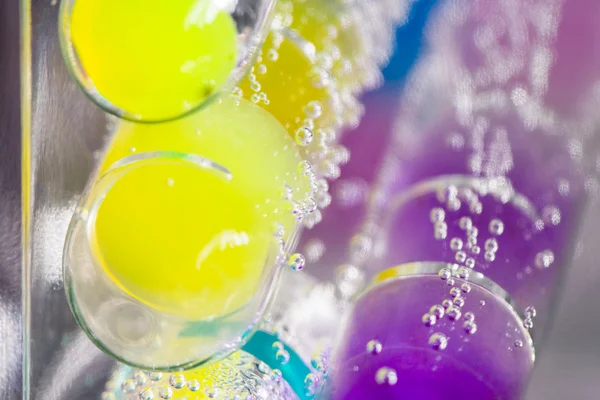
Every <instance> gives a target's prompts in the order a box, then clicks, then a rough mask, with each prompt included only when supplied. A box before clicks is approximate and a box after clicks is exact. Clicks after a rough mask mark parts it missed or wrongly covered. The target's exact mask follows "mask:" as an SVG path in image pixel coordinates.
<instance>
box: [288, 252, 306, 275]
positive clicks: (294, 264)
mask: <svg viewBox="0 0 600 400" xmlns="http://www.w3.org/2000/svg"><path fill="white" fill-rule="evenodd" d="M305 264H306V260H305V259H304V256H303V255H302V254H300V253H294V254H292V255H291V256H290V258H289V260H288V265H289V266H290V268H291V269H293V270H294V271H301V270H302V269H303V268H304V265H305Z"/></svg>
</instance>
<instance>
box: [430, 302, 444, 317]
mask: <svg viewBox="0 0 600 400" xmlns="http://www.w3.org/2000/svg"><path fill="white" fill-rule="evenodd" d="M429 313H431V314H433V315H434V316H435V317H436V318H442V317H443V316H444V314H445V313H446V310H445V309H444V307H443V306H440V305H439V304H436V305H435V306H432V307H431V308H430V309H429Z"/></svg>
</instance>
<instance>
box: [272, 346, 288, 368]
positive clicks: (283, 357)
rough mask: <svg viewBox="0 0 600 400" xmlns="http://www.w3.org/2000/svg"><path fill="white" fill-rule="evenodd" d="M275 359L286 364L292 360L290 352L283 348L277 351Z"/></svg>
mask: <svg viewBox="0 0 600 400" xmlns="http://www.w3.org/2000/svg"><path fill="white" fill-rule="evenodd" d="M275 360H276V361H277V362H278V363H279V364H281V365H285V364H287V363H288V362H289V361H290V353H288V352H287V351H286V350H284V349H281V350H278V351H277V352H276V353H275Z"/></svg>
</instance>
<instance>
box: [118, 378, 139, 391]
mask: <svg viewBox="0 0 600 400" xmlns="http://www.w3.org/2000/svg"><path fill="white" fill-rule="evenodd" d="M135 387H136V384H135V382H134V381H133V379H127V380H125V381H123V383H122V384H121V389H122V390H123V391H124V392H125V393H133V392H135Z"/></svg>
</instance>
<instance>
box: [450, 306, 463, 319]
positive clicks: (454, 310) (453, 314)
mask: <svg viewBox="0 0 600 400" xmlns="http://www.w3.org/2000/svg"><path fill="white" fill-rule="evenodd" d="M460 316H461V312H460V308H458V307H455V306H452V307H450V308H448V318H449V319H450V320H451V321H457V320H459V319H460Z"/></svg>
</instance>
